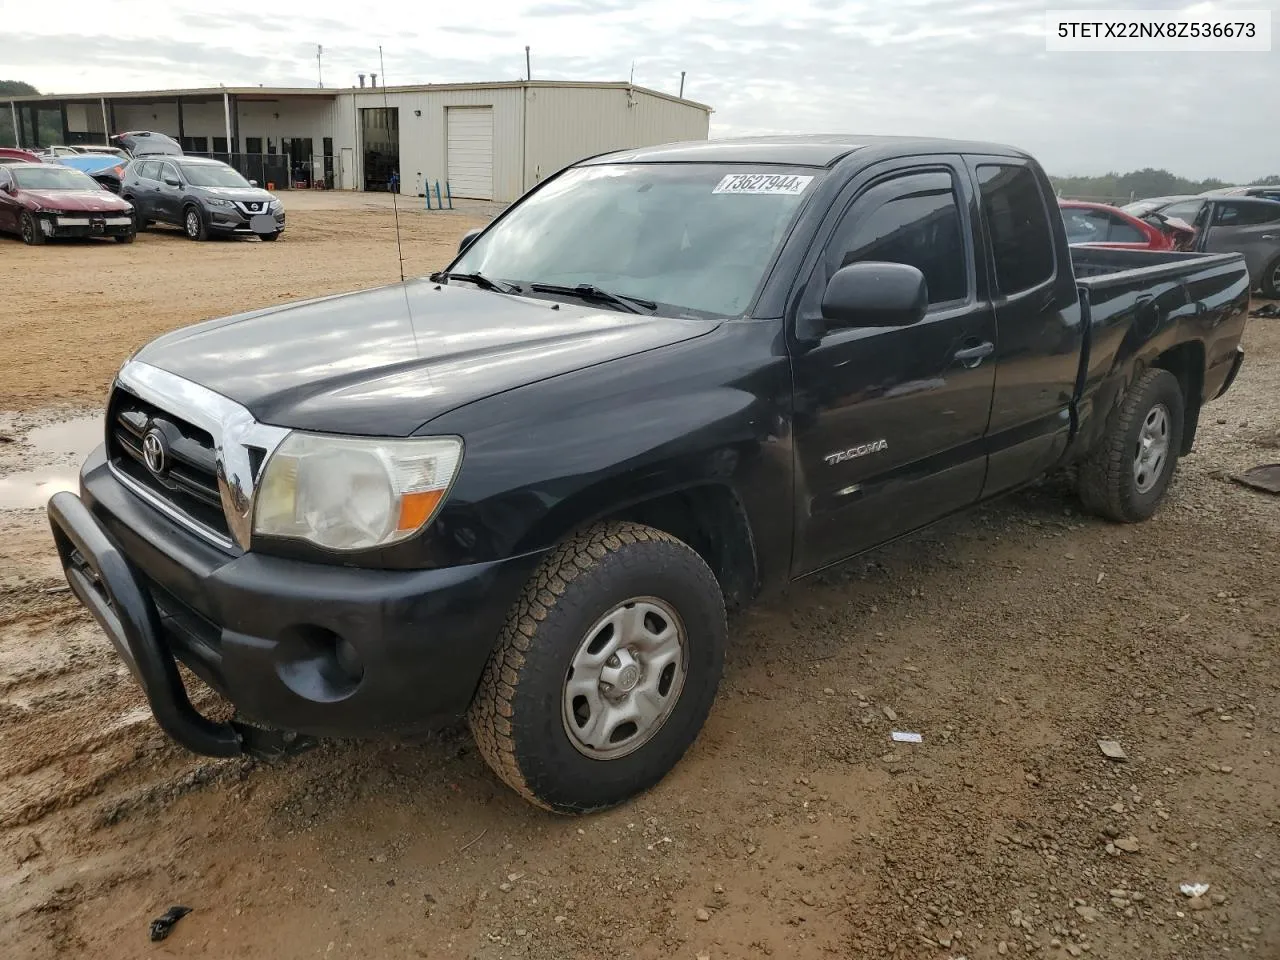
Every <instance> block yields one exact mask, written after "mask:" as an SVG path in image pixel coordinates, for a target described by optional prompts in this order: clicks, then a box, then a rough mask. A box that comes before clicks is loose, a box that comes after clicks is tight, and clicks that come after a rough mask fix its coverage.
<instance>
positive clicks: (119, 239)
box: [113, 229, 138, 243]
mask: <svg viewBox="0 0 1280 960" xmlns="http://www.w3.org/2000/svg"><path fill="white" fill-rule="evenodd" d="M137 236H138V231H137V230H136V229H134V230H130V231H129V232H128V233H119V234H116V236H115V237H114V238H113V239H114V240H115V242H116V243H133V241H134V240H135V239H137Z"/></svg>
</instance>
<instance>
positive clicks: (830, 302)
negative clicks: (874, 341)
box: [822, 261, 929, 328]
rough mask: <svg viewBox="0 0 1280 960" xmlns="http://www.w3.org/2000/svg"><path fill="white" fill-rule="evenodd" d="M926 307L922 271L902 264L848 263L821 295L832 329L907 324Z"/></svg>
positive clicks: (823, 308)
mask: <svg viewBox="0 0 1280 960" xmlns="http://www.w3.org/2000/svg"><path fill="white" fill-rule="evenodd" d="M928 308H929V288H928V285H927V284H926V283H925V279H924V274H923V273H921V272H920V270H919V269H918V268H916V267H913V266H910V265H908V264H905V263H880V262H876V261H867V262H864V263H851V264H849V265H848V266H847V267H841V268H840V269H839V270H837V271H836V272H835V275H834V276H832V278H831V280H830V281H829V282H828V283H827V289H826V292H825V293H823V295H822V318H823V319H824V320H825V321H826V322H827V326H828V327H831V328H839V327H908V326H910V325H911V324H913V323H919V322H920V320H921V319H923V317H924V314H925V311H926V310H927V309H928Z"/></svg>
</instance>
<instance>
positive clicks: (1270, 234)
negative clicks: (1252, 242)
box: [1262, 233, 1280, 240]
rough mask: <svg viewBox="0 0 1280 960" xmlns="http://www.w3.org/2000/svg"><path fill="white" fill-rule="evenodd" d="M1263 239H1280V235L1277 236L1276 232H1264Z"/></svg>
mask: <svg viewBox="0 0 1280 960" xmlns="http://www.w3.org/2000/svg"><path fill="white" fill-rule="evenodd" d="M1262 239H1263V240H1280V237H1277V236H1276V235H1275V234H1274V233H1264V234H1263V235H1262Z"/></svg>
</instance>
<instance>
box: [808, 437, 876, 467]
mask: <svg viewBox="0 0 1280 960" xmlns="http://www.w3.org/2000/svg"><path fill="white" fill-rule="evenodd" d="M888 449H889V441H888V440H872V441H871V442H870V443H864V444H861V445H860V446H857V447H850V448H849V449H848V450H837V451H836V452H835V453H828V454H827V455H826V456H825V457H823V458H822V459H823V460H825V461H826V462H827V466H829V467H834V466H835V465H836V464H837V463H844V462H845V461H846V460H854V459H856V458H858V457H865V456H866V455H867V454H868V453H879V452H880V451H881V450H888Z"/></svg>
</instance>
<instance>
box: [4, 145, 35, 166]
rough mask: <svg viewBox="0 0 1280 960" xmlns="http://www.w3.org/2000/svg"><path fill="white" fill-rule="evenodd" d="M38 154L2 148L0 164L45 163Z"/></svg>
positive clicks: (13, 148)
mask: <svg viewBox="0 0 1280 960" xmlns="http://www.w3.org/2000/svg"><path fill="white" fill-rule="evenodd" d="M43 162H44V161H43V160H42V159H41V157H40V155H39V154H38V153H32V152H31V151H30V150H22V149H20V148H18V147H0V163H43Z"/></svg>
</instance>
